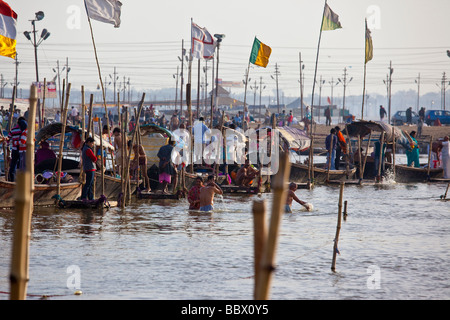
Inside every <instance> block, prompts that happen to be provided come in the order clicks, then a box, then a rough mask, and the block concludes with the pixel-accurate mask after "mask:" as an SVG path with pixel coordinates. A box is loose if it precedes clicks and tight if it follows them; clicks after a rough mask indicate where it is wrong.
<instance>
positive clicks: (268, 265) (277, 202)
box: [255, 153, 291, 300]
mask: <svg viewBox="0 0 450 320" xmlns="http://www.w3.org/2000/svg"><path fill="white" fill-rule="evenodd" d="M290 169H291V163H290V162H289V155H288V154H287V153H282V154H281V155H280V163H279V171H278V173H277V174H276V175H275V177H274V179H273V184H272V186H273V189H274V191H273V193H274V194H273V204H272V214H271V217H270V225H269V232H268V236H267V241H266V245H265V246H264V253H263V255H262V263H261V270H260V275H259V277H258V279H257V281H258V291H257V292H256V294H255V299H256V300H267V299H268V298H269V288H270V283H271V280H272V273H273V271H274V270H275V266H274V264H275V250H276V246H277V242H278V231H279V227H280V222H281V217H282V213H283V209H284V205H285V204H286V196H287V183H286V182H287V181H288V178H289V173H290Z"/></svg>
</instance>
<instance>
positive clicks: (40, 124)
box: [33, 78, 47, 129]
mask: <svg viewBox="0 0 450 320" xmlns="http://www.w3.org/2000/svg"><path fill="white" fill-rule="evenodd" d="M46 88H47V79H46V78H44V89H43V90H42V106H40V112H41V116H42V119H41V120H42V123H41V122H40V123H39V126H38V127H39V129H41V128H43V127H45V89H46ZM33 123H34V121H33Z"/></svg>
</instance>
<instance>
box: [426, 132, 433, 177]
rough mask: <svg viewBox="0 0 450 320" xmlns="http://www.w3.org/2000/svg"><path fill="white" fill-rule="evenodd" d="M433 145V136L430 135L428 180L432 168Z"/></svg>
mask: <svg viewBox="0 0 450 320" xmlns="http://www.w3.org/2000/svg"><path fill="white" fill-rule="evenodd" d="M432 147H433V136H431V137H430V146H429V147H428V149H429V151H428V173H427V176H428V180H430V170H431V149H432Z"/></svg>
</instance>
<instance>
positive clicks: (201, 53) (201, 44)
mask: <svg viewBox="0 0 450 320" xmlns="http://www.w3.org/2000/svg"><path fill="white" fill-rule="evenodd" d="M191 37H192V45H191V51H192V52H191V53H192V56H193V57H194V58H197V59H211V58H212V57H213V56H214V51H215V50H216V41H215V40H214V38H213V37H212V36H211V34H210V33H209V32H208V30H206V28H202V27H199V26H198V25H196V24H195V23H193V22H192V25H191Z"/></svg>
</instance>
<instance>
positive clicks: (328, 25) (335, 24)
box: [322, 3, 342, 31]
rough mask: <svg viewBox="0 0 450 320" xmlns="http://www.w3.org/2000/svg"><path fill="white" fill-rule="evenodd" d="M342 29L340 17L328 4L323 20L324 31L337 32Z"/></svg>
mask: <svg viewBox="0 0 450 320" xmlns="http://www.w3.org/2000/svg"><path fill="white" fill-rule="evenodd" d="M340 28H342V26H341V23H340V22H339V16H338V15H337V14H336V13H334V12H333V10H331V9H330V7H329V6H328V4H326V3H325V8H324V10H323V19H322V31H327V30H335V29H340Z"/></svg>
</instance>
